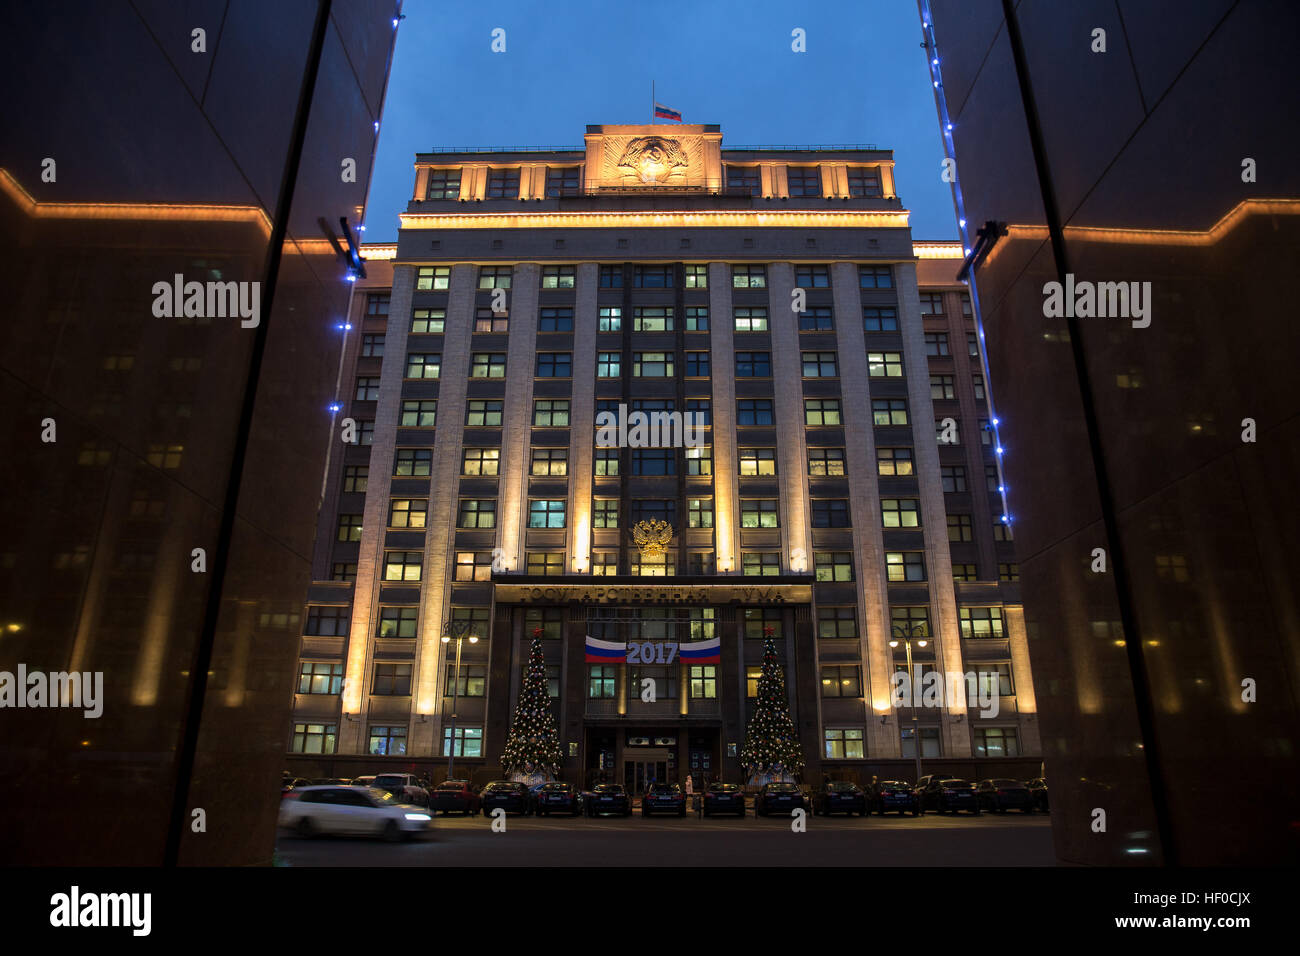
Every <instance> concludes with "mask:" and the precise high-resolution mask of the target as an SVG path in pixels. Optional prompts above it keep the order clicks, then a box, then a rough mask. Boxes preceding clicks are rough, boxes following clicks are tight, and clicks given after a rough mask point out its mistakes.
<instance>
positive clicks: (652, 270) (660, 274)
mask: <svg viewBox="0 0 1300 956" xmlns="http://www.w3.org/2000/svg"><path fill="white" fill-rule="evenodd" d="M632 287H633V288H635V289H671V288H672V287H673V267H672V266H671V265H666V264H658V263H656V264H654V265H644V266H633V267H632Z"/></svg>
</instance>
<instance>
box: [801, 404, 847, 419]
mask: <svg viewBox="0 0 1300 956" xmlns="http://www.w3.org/2000/svg"><path fill="white" fill-rule="evenodd" d="M803 422H804V424H805V425H843V424H844V422H843V421H842V420H841V419H840V400H839V399H838V398H805V399H804V400H803Z"/></svg>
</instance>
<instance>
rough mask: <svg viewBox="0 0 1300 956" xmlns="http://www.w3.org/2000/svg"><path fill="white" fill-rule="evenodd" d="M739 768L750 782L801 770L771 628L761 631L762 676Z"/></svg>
mask: <svg viewBox="0 0 1300 956" xmlns="http://www.w3.org/2000/svg"><path fill="white" fill-rule="evenodd" d="M740 764H741V766H742V767H744V768H745V770H746V771H747V772H748V773H749V775H750V777H751V778H753V777H754V776H756V775H763V774H770V775H772V776H773V777H775V778H778V779H779V778H780V777H782V776H785V775H791V776H793V775H795V774H797V773H799V771H801V770H802V769H803V766H804V759H803V748H802V747H800V746H799V735H798V733H797V732H796V731H795V726H794V718H792V717H791V716H790V705H789V703H788V702H787V701H786V697H785V671H784V669H783V668H782V666H781V665H780V664H779V663H777V659H776V644H775V643H774V641H773V640H772V628H770V627H766V628H764V629H763V673H762V675H761V676H760V677H759V679H758V698H757V701H756V706H755V708H754V716H753V717H752V718H750V721H749V726H748V727H746V728H745V746H744V747H742V748H741V751H740Z"/></svg>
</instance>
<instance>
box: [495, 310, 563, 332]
mask: <svg viewBox="0 0 1300 956" xmlns="http://www.w3.org/2000/svg"><path fill="white" fill-rule="evenodd" d="M502 331H504V329H503V330H502ZM537 331H538V332H539V333H542V332H572V331H573V310H572V309H541V310H540V311H539V312H538V314H537Z"/></svg>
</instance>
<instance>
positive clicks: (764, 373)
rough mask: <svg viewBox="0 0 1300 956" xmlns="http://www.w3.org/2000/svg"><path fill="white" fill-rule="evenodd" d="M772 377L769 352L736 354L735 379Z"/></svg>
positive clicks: (770, 354)
mask: <svg viewBox="0 0 1300 956" xmlns="http://www.w3.org/2000/svg"><path fill="white" fill-rule="evenodd" d="M771 376H772V353H771V352H737V353H736V377H737V378H770V377H771Z"/></svg>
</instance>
